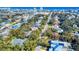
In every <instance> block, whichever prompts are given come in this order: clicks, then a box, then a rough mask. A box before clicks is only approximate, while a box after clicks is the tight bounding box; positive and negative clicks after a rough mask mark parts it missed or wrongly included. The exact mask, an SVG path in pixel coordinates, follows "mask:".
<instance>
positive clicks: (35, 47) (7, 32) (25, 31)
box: [0, 7, 79, 51]
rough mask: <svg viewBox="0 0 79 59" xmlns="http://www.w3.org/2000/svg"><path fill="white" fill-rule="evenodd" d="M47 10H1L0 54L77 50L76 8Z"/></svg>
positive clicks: (78, 19) (78, 15) (78, 23)
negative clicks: (6, 52) (2, 52)
mask: <svg viewBox="0 0 79 59" xmlns="http://www.w3.org/2000/svg"><path fill="white" fill-rule="evenodd" d="M50 8H51V9H52V8H53V9H52V10H50ZM50 8H44V7H39V8H37V7H33V8H29V7H28V8H26V7H24V8H21V7H19V8H9V7H6V8H5V7H1V8H0V51H79V8H78V9H74V8H71V9H64V8H63V9H62V8H60V9H54V7H50Z"/></svg>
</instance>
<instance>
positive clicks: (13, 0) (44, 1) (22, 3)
mask: <svg viewBox="0 0 79 59" xmlns="http://www.w3.org/2000/svg"><path fill="white" fill-rule="evenodd" d="M78 2H79V0H0V7H12V6H13V7H14V6H17V7H30V6H33V7H37V6H39V7H43V6H45V7H49V6H51V7H54V6H71V7H72V6H79V3H78Z"/></svg>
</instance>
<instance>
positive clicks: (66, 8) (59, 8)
mask: <svg viewBox="0 0 79 59" xmlns="http://www.w3.org/2000/svg"><path fill="white" fill-rule="evenodd" d="M1 8H4V7H1ZM8 8H11V9H34V8H36V9H37V10H39V9H40V7H8ZM43 9H44V10H54V9H57V10H62V9H65V10H69V9H79V7H43Z"/></svg>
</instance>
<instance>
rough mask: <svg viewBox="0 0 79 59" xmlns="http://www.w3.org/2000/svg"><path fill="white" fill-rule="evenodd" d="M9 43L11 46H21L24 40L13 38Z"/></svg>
mask: <svg viewBox="0 0 79 59" xmlns="http://www.w3.org/2000/svg"><path fill="white" fill-rule="evenodd" d="M11 43H12V45H13V46H16V45H19V46H22V45H23V43H24V40H22V39H17V38H15V39H13V40H12V42H11Z"/></svg>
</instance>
